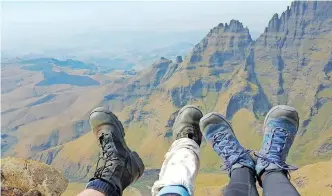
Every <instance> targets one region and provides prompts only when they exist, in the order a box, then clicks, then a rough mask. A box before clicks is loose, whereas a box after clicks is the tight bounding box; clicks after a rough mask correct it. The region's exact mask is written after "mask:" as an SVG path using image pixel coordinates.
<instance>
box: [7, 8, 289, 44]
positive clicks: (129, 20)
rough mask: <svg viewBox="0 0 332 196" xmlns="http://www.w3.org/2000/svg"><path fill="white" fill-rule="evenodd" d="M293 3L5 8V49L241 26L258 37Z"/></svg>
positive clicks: (206, 30)
mask: <svg viewBox="0 0 332 196" xmlns="http://www.w3.org/2000/svg"><path fill="white" fill-rule="evenodd" d="M290 4H291V3H290V1H268V2H267V1H242V2H241V1H218V2H216V1H196V2H193V1H182V2H176V1H168V2H166V1H164V2H160V1H158V2H151V1H144V2H143V1H142V2H140V1H135V2H127V1H121V2H115V1H112V2H111V1H108V2H83V1H71V2H54V1H53V2H47V1H46V2H45V1H44V2H25V1H24V2H9V1H7V2H2V14H1V27H2V28H1V36H2V46H3V48H4V49H6V48H15V47H18V46H21V45H22V43H23V42H27V41H32V40H34V41H35V40H39V41H49V40H53V41H56V39H58V38H65V37H70V36H73V35H76V34H79V33H93V32H94V31H104V30H105V31H108V30H109V31H133V32H134V31H149V32H179V31H188V32H190V31H203V32H208V31H209V30H210V29H211V28H213V27H214V26H216V25H218V23H220V22H223V23H225V22H229V21H230V20H231V19H237V20H240V22H242V23H243V24H244V26H248V27H249V29H250V31H251V32H252V33H253V34H254V36H255V35H256V36H257V33H261V32H263V30H264V28H265V26H266V25H267V24H268V21H269V20H270V19H271V17H272V15H273V14H274V13H278V14H280V13H282V11H284V10H286V8H287V6H289V5H290Z"/></svg>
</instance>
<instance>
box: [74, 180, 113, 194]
mask: <svg viewBox="0 0 332 196" xmlns="http://www.w3.org/2000/svg"><path fill="white" fill-rule="evenodd" d="M94 183H95V184H96V185H94V186H92V187H91V188H89V187H87V188H86V189H85V190H84V191H82V192H81V193H80V194H78V196H106V195H112V196H119V193H118V192H117V190H116V188H115V186H112V185H110V184H108V183H105V182H103V181H99V182H98V181H95V182H94ZM97 184H98V185H97ZM97 186H98V190H100V189H103V191H102V192H99V191H97V190H95V187H97ZM104 193H107V194H104Z"/></svg>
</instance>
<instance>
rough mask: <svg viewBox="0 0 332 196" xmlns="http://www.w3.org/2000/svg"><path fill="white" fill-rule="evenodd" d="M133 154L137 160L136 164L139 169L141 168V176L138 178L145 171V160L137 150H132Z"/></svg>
mask: <svg viewBox="0 0 332 196" xmlns="http://www.w3.org/2000/svg"><path fill="white" fill-rule="evenodd" d="M131 155H132V158H133V159H134V160H135V163H136V165H137V166H138V170H139V176H138V177H137V179H138V178H139V177H141V176H142V174H143V173H144V169H145V166H144V163H143V160H142V159H141V157H140V156H139V155H138V154H137V153H136V152H131ZM137 179H136V180H137Z"/></svg>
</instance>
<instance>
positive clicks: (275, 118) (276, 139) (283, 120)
mask: <svg viewBox="0 0 332 196" xmlns="http://www.w3.org/2000/svg"><path fill="white" fill-rule="evenodd" d="M298 127H299V116H298V113H297V112H296V110H295V109H294V108H292V107H290V106H285V105H278V106H275V107H273V108H272V109H271V110H270V111H269V112H268V114H267V115H266V117H265V121H264V126H263V130H264V138H263V146H262V148H261V150H260V151H259V153H258V154H256V156H257V157H258V159H257V164H256V172H257V174H258V175H259V176H260V175H261V174H262V173H263V172H264V171H269V170H281V171H288V170H295V169H297V168H296V167H293V166H290V165H288V164H286V163H285V161H286V158H287V155H288V152H289V149H290V148H291V146H292V144H293V141H294V138H295V136H296V133H297V130H298Z"/></svg>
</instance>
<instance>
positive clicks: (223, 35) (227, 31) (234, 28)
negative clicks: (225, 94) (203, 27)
mask: <svg viewBox="0 0 332 196" xmlns="http://www.w3.org/2000/svg"><path fill="white" fill-rule="evenodd" d="M251 42H252V39H251V36H250V34H249V30H248V28H244V27H243V25H242V23H240V22H239V21H237V20H231V21H230V23H229V24H227V23H226V24H223V23H220V24H219V25H218V26H216V27H214V28H213V29H211V30H210V32H209V33H208V34H207V36H206V37H205V38H204V39H203V40H202V41H201V42H200V43H199V44H197V45H196V46H195V48H194V49H193V52H192V54H191V56H190V63H191V64H195V63H205V64H209V65H211V66H222V65H223V64H224V63H225V61H232V62H233V63H236V61H239V60H244V58H245V56H246V54H245V53H246V49H247V47H248V45H249V44H250V43H251Z"/></svg>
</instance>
